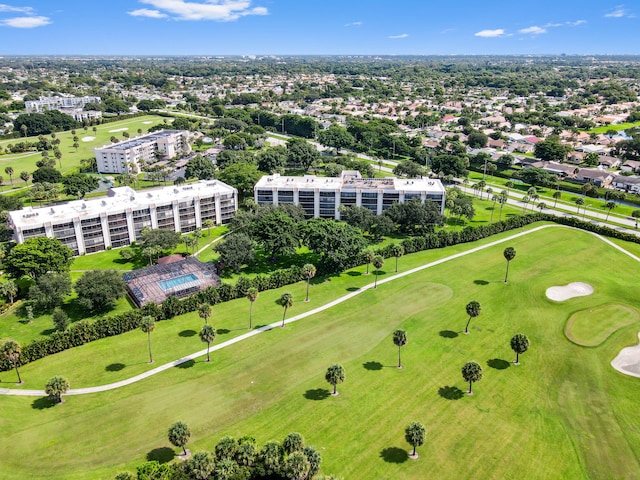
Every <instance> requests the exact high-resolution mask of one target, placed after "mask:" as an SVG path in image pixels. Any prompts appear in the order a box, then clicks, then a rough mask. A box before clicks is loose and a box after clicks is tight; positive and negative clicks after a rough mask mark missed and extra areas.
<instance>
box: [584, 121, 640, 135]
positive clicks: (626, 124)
mask: <svg viewBox="0 0 640 480" xmlns="http://www.w3.org/2000/svg"><path fill="white" fill-rule="evenodd" d="M635 127H640V122H624V123H616V124H615V125H602V126H601V127H596V128H592V129H591V130H587V131H586V132H587V133H607V132H608V131H609V130H615V131H616V132H619V131H620V130H627V129H629V128H635Z"/></svg>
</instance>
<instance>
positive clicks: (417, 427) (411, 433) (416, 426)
mask: <svg viewBox="0 0 640 480" xmlns="http://www.w3.org/2000/svg"><path fill="white" fill-rule="evenodd" d="M425 436H426V431H425V428H424V425H423V424H422V423H420V422H411V423H410V424H409V425H408V426H407V428H405V430H404V438H405V440H406V441H407V443H408V444H409V445H411V446H412V447H413V451H412V452H411V455H410V457H411V458H418V454H417V453H416V447H419V446H421V445H422V444H423V443H424V439H425Z"/></svg>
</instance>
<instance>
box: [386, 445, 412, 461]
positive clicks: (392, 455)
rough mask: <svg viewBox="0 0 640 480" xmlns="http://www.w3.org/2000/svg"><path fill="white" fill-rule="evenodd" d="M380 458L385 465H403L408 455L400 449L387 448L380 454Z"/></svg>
mask: <svg viewBox="0 0 640 480" xmlns="http://www.w3.org/2000/svg"><path fill="white" fill-rule="evenodd" d="M380 458H382V459H383V460H384V461H385V462H387V463H404V462H406V461H407V460H409V454H408V453H407V451H406V450H404V449H402V448H398V447H387V448H385V449H383V450H382V451H381V452H380Z"/></svg>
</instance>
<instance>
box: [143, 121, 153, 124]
mask: <svg viewBox="0 0 640 480" xmlns="http://www.w3.org/2000/svg"><path fill="white" fill-rule="evenodd" d="M142 123H144V124H145V125H151V124H152V123H153V122H151V121H149V120H147V121H146V122H142Z"/></svg>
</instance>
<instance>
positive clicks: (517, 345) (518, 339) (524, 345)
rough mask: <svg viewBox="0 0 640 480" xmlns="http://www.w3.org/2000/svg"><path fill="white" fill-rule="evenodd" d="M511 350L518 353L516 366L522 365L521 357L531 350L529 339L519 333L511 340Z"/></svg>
mask: <svg viewBox="0 0 640 480" xmlns="http://www.w3.org/2000/svg"><path fill="white" fill-rule="evenodd" d="M510 343H511V350H513V351H514V352H516V361H515V362H513V363H514V364H515V365H520V361H519V360H520V355H522V354H523V353H524V352H526V351H527V350H528V349H529V338H528V337H527V336H526V335H523V334H522V333H517V334H515V335H514V336H513V338H511V342H510Z"/></svg>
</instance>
